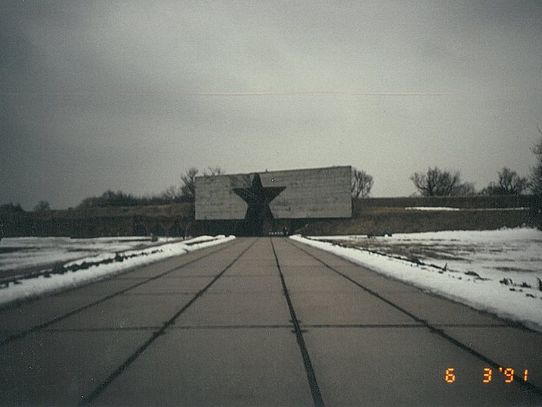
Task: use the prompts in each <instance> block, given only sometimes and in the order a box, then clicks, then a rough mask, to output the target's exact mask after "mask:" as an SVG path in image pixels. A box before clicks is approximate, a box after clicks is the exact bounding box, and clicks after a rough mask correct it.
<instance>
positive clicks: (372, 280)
mask: <svg viewBox="0 0 542 407" xmlns="http://www.w3.org/2000/svg"><path fill="white" fill-rule="evenodd" d="M336 269H337V270H338V271H340V272H341V273H343V274H344V275H346V276H348V277H350V278H351V279H352V280H354V281H356V282H358V283H359V284H361V285H363V286H364V287H367V288H368V289H370V290H373V291H377V292H378V293H412V294H416V293H420V292H424V291H423V290H421V289H419V288H417V287H414V286H412V285H410V284H406V283H403V282H401V281H399V280H394V279H392V278H387V277H385V276H382V275H379V274H378V273H376V272H374V271H370V270H368V269H365V268H363V267H359V266H358V267H355V266H347V267H337V268H336Z"/></svg>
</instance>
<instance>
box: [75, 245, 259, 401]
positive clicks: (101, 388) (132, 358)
mask: <svg viewBox="0 0 542 407" xmlns="http://www.w3.org/2000/svg"><path fill="white" fill-rule="evenodd" d="M254 243H256V240H254V241H253V242H252V243H250V244H249V245H248V246H247V247H246V248H244V249H243V251H241V253H239V255H237V256H236V257H235V258H234V259H233V260H232V261H231V262H230V263H229V264H228V265H227V266H226V267H224V268H223V269H222V270H221V271H220V272H219V273H218V274H217V275H216V276H215V277H214V278H213V279H212V280H211V281H210V282H209V283H208V284H207V285H206V286H205V287H203V288H202V289H201V290H199V291H198V292H197V293H196V294H195V295H194V296H193V297H192V299H191V300H190V301H188V302H187V303H186V304H185V305H184V306H183V307H182V308H181V309H180V310H178V311H177V312H175V314H173V316H172V317H171V318H169V319H168V320H167V321H166V322H164V323H163V325H162V326H161V327H160V329H158V330H157V331H155V332H153V334H152V335H151V337H150V338H149V339H147V340H146V341H145V342H144V343H143V344H142V345H141V346H140V347H139V348H137V349H136V351H135V352H134V353H132V354H131V355H130V356H129V357H128V358H127V359H126V360H125V361H124V362H123V363H122V364H121V365H120V366H119V367H118V368H116V369H115V370H114V371H113V373H111V374H110V375H109V376H108V377H107V378H106V379H105V381H103V382H102V383H101V384H100V385H99V386H98V387H96V388H95V389H94V390H93V391H92V392H91V393H90V394H89V395H88V396H86V397H84V398H83V399H82V400H81V402H80V403H79V405H87V404H90V403H92V402H93V401H94V400H95V399H96V397H98V396H99V395H100V394H101V393H102V392H103V391H104V390H105V389H106V388H107V386H109V385H110V384H111V383H112V382H113V381H114V380H115V379H116V378H117V377H118V376H120V375H121V374H122V373H123V372H124V371H125V370H126V369H127V368H128V367H129V366H130V365H131V364H132V363H133V362H134V361H135V360H136V359H137V358H138V357H139V356H140V355H141V354H142V353H143V352H145V350H146V349H147V348H148V347H149V346H150V345H151V344H152V343H153V342H154V341H155V340H156V339H157V338H158V337H159V336H161V335H163V334H164V333H165V331H166V329H167V328H169V327H170V326H171V325H172V324H173V323H174V322H175V320H176V319H177V318H178V317H179V316H180V315H181V314H182V313H184V312H185V311H186V310H187V309H188V308H189V307H190V306H191V305H192V304H194V303H195V302H196V300H197V299H198V298H200V297H201V296H202V295H203V294H204V293H205V292H206V291H207V290H208V289H209V288H210V287H211V286H212V285H213V284H214V283H215V282H216V281H217V280H218V279H219V278H220V277H222V275H223V274H224V273H225V272H226V271H228V270H229V269H230V268H231V266H233V265H234V263H235V262H237V260H239V259H240V258H241V256H243V254H245V253H246V252H247V251H248V250H249V249H250V248H251V247H252V246H254Z"/></svg>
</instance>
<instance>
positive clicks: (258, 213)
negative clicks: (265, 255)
mask: <svg viewBox="0 0 542 407" xmlns="http://www.w3.org/2000/svg"><path fill="white" fill-rule="evenodd" d="M351 171H352V169H351V167H350V166H339V167H327V168H312V169H299V170H285V171H263V172H256V173H247V174H232V175H215V176H201V177H196V183H195V185H196V220H197V221H203V222H210V223H209V224H214V225H217V224H222V225H227V227H226V226H225V227H226V228H227V229H228V230H230V231H234V232H235V233H237V234H241V235H266V234H269V233H272V232H278V231H280V230H281V229H283V228H288V225H292V224H293V223H292V221H294V220H296V221H301V220H309V219H336V218H350V217H351V216H352V199H351V195H350V185H351ZM285 221H290V222H285ZM289 229H291V227H290V228H289Z"/></svg>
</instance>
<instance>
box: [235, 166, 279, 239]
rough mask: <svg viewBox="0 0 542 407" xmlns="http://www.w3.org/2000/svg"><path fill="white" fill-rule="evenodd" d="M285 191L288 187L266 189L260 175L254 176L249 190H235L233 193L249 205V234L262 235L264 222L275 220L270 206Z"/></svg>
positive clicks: (247, 213) (247, 220)
mask: <svg viewBox="0 0 542 407" xmlns="http://www.w3.org/2000/svg"><path fill="white" fill-rule="evenodd" d="M285 189H286V187H264V186H263V185H262V180H261V179H260V175H259V174H254V176H253V178H252V185H251V186H250V187H249V188H233V192H235V194H237V195H238V196H239V197H241V199H242V200H243V201H245V202H246V203H247V205H248V208H247V212H246V215H245V221H246V222H247V227H248V229H249V230H247V232H250V233H251V234H261V231H262V225H263V222H264V220H265V219H273V213H272V212H271V209H270V208H269V204H270V203H271V201H272V200H273V199H275V198H276V197H277V196H278V195H279V194H280V193H281V192H282V191H284V190H285Z"/></svg>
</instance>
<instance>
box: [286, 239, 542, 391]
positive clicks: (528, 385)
mask: <svg viewBox="0 0 542 407" xmlns="http://www.w3.org/2000/svg"><path fill="white" fill-rule="evenodd" d="M288 243H290V244H291V245H292V246H294V247H295V248H297V249H298V250H301V251H302V252H304V253H305V254H307V255H308V256H310V257H312V258H313V259H315V260H316V261H318V262H319V263H321V264H323V265H324V266H325V267H326V268H327V269H329V270H331V271H332V272H334V273H335V274H337V275H339V276H341V277H343V278H344V279H346V280H348V281H349V282H351V283H352V284H354V285H356V286H357V287H359V288H361V289H362V290H364V291H366V292H367V293H369V294H371V295H373V296H374V297H376V298H378V299H379V300H381V301H383V302H385V303H386V304H388V305H391V306H392V307H393V308H395V309H396V310H398V311H400V312H402V313H403V314H405V315H408V316H409V317H410V318H412V319H414V320H415V321H416V322H418V323H420V324H422V325H423V326H425V327H426V328H427V329H429V330H430V331H431V332H433V333H434V334H436V335H438V336H440V337H441V338H443V339H445V340H447V341H448V342H450V343H452V344H454V345H455V346H457V347H458V348H460V349H462V350H464V351H466V352H468V353H470V354H471V355H473V356H475V357H476V358H478V359H480V360H482V361H483V362H485V363H487V364H488V365H490V366H492V367H493V368H495V369H498V368H499V367H501V365H500V364H498V363H497V362H495V361H494V360H492V359H490V358H489V357H487V356H485V355H483V354H481V353H480V352H478V351H476V350H474V349H473V348H471V347H470V346H468V345H466V344H464V343H463V342H460V341H458V340H457V339H455V338H454V337H452V336H450V335H448V334H447V333H446V332H444V331H443V330H442V329H439V328H437V327H436V326H435V325H432V324H430V323H429V322H427V321H426V320H425V319H423V318H420V317H418V316H416V315H414V314H413V313H411V312H409V311H407V310H406V309H404V308H403V307H401V306H400V305H398V304H395V303H394V302H393V301H391V300H389V299H387V298H385V297H383V296H382V295H381V294H378V293H377V292H376V291H374V290H371V289H370V288H368V287H366V286H364V285H363V284H361V283H359V282H358V281H356V280H354V279H353V278H351V277H349V276H348V275H346V274H344V273H343V272H341V271H339V270H337V269H335V268H334V267H333V266H331V265H329V264H327V263H326V262H325V261H324V260H322V259H320V258H318V257H316V256H315V255H313V254H312V253H310V252H309V251H308V250H306V249H304V248H302V247H299V246H298V245H297V244H294V243H292V242H291V241H289V240H288ZM352 264H354V265H356V266H358V267H359V264H355V263H352ZM514 378H515V379H516V380H515V381H514V382H515V383H517V384H519V385H520V386H522V387H524V388H528V389H529V390H531V391H533V392H534V393H536V394H538V395H542V389H541V388H540V387H538V386H536V385H534V384H532V383H529V382H526V381H524V380H523V378H522V377H520V376H518V375H514Z"/></svg>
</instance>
